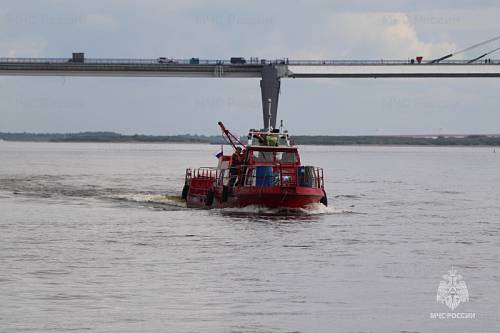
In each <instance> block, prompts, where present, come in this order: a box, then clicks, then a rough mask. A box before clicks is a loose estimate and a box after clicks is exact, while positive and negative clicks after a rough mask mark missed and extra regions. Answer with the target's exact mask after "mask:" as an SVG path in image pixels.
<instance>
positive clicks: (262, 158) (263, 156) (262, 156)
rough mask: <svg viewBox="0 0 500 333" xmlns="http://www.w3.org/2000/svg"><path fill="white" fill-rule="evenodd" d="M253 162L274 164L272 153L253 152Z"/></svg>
mask: <svg viewBox="0 0 500 333" xmlns="http://www.w3.org/2000/svg"><path fill="white" fill-rule="evenodd" d="M253 160H254V161H255V162H273V152H272V151H255V150H254V151H253Z"/></svg>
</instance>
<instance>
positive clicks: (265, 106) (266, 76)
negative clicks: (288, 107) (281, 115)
mask: <svg viewBox="0 0 500 333" xmlns="http://www.w3.org/2000/svg"><path fill="white" fill-rule="evenodd" d="M280 77H281V75H279V70H278V68H277V66H274V65H271V64H269V65H266V66H264V67H262V79H261V80H260V91H261V94H262V118H263V121H264V128H265V129H267V128H268V126H269V123H270V124H271V126H272V127H273V128H276V117H277V115H278V99H279V93H280V86H281V79H280ZM269 103H271V105H270V106H269ZM269 111H270V112H269ZM269 113H271V121H269Z"/></svg>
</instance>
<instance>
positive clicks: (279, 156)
mask: <svg viewBox="0 0 500 333" xmlns="http://www.w3.org/2000/svg"><path fill="white" fill-rule="evenodd" d="M276 162H282V163H295V162H296V160H295V153H294V152H289V151H278V152H276Z"/></svg>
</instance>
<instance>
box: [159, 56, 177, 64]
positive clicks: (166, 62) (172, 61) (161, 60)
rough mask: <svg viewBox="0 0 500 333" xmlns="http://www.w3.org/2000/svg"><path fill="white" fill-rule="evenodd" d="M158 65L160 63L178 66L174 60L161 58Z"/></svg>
mask: <svg viewBox="0 0 500 333" xmlns="http://www.w3.org/2000/svg"><path fill="white" fill-rule="evenodd" d="M158 63H160V64H176V63H177V61H176V60H174V59H173V58H166V57H159V58H158Z"/></svg>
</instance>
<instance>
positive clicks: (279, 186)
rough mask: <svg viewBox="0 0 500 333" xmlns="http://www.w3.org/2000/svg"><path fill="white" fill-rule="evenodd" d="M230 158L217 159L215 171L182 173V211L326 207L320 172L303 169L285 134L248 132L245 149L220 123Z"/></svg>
mask: <svg viewBox="0 0 500 333" xmlns="http://www.w3.org/2000/svg"><path fill="white" fill-rule="evenodd" d="M219 126H220V127H221V129H222V133H223V136H224V138H225V139H226V141H228V143H230V144H231V146H232V147H233V152H232V155H224V154H223V153H222V152H221V153H219V154H217V157H218V159H219V163H218V165H217V167H215V168H211V167H202V168H197V169H187V170H186V178H185V184H184V188H183V190H182V199H185V200H186V204H187V207H197V208H226V207H244V206H249V205H256V206H262V207H269V208H304V207H306V206H308V205H310V204H314V203H322V204H324V205H325V206H326V205H327V204H328V202H327V196H326V192H325V189H324V180H323V169H322V168H318V167H313V166H302V165H301V162H300V156H299V151H298V149H297V146H294V145H292V144H291V143H290V137H289V135H288V132H287V131H283V129H282V126H281V127H280V129H279V130H278V129H276V130H272V129H271V130H267V131H256V130H250V131H249V134H248V144H247V145H243V144H242V143H241V142H240V140H239V139H238V138H237V137H236V136H235V135H233V134H232V133H231V132H229V130H227V129H226V128H225V127H224V125H223V124H222V122H219Z"/></svg>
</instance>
